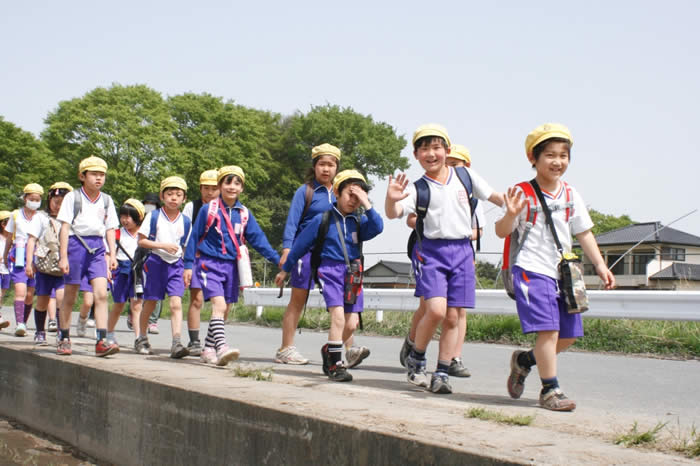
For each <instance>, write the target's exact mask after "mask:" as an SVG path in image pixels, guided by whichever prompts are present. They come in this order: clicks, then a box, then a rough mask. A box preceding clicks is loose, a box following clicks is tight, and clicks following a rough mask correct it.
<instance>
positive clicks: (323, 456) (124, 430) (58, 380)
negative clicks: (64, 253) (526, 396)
mask: <svg viewBox="0 0 700 466" xmlns="http://www.w3.org/2000/svg"><path fill="white" fill-rule="evenodd" d="M0 387H2V388H1V389H0V412H2V414H3V415H4V416H7V417H11V418H15V419H17V420H19V421H21V422H22V423H24V424H26V425H28V426H30V427H32V428H34V429H36V430H39V431H43V432H46V433H48V434H50V435H53V436H55V437H57V438H60V439H61V440H63V441H65V442H67V443H70V444H72V445H74V446H76V447H77V448H79V449H80V450H82V451H84V452H85V453H87V454H89V455H91V456H93V457H95V458H98V459H100V460H103V461H106V462H110V463H114V464H125V465H131V464H133V465H140V464H148V465H155V464H167V465H181V464H182V465H199V464H201V465H207V466H211V465H222V464H245V465H247V464H250V465H261V464H287V465H296V464H299V465H301V464H303V465H309V464H332V465H345V464H348V465H367V464H372V465H380V464H400V465H408V464H440V465H448V464H513V463H508V462H502V461H498V460H494V459H491V458H485V457H481V456H476V455H473V454H469V453H465V452H463V451H457V450H453V449H450V448H449V447H447V446H442V445H433V444H428V443H422V442H418V441H415V440H413V439H408V438H402V437H398V436H394V435H386V434H383V433H379V432H372V431H371V430H370V428H368V427H367V426H357V427H353V426H348V425H342V424H338V423H332V422H328V421H325V420H322V419H317V418H313V417H305V416H300V415H294V414H290V413H286V412H281V411H276V410H273V409H269V408H264V407H260V406H256V405H254V404H247V403H245V402H241V401H235V400H230V399H225V398H218V397H216V396H212V395H207V394H203V393H198V392H195V391H191V390H188V389H187V388H186V387H184V388H183V387H176V386H169V385H165V384H161V383H158V382H154V381H150V380H146V379H142V378H136V377H132V376H128V375H123V374H118V373H114V372H109V371H105V370H100V369H97V368H93V367H86V366H84V365H81V364H79V363H76V362H71V359H70V358H66V359H58V358H55V357H46V356H41V355H39V354H35V353H32V352H31V351H20V350H16V349H11V348H7V347H2V346H0ZM338 406H339V408H338V409H341V406H342V404H341V403H340V400H339V405H338Z"/></svg>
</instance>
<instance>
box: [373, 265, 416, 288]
mask: <svg viewBox="0 0 700 466" xmlns="http://www.w3.org/2000/svg"><path fill="white" fill-rule="evenodd" d="M363 285H364V286H365V287H367V288H415V287H416V281H415V280H414V277H413V273H412V268H411V263H410V262H398V261H385V260H380V261H379V262H377V263H376V264H374V265H373V266H372V267H370V268H368V269H367V270H365V273H364V278H363Z"/></svg>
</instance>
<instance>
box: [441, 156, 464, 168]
mask: <svg viewBox="0 0 700 466" xmlns="http://www.w3.org/2000/svg"><path fill="white" fill-rule="evenodd" d="M445 165H447V166H448V167H468V166H469V164H468V163H467V162H465V161H464V160H462V159H456V158H454V157H447V160H445Z"/></svg>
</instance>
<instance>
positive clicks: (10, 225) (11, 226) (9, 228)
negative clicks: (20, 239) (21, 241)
mask: <svg viewBox="0 0 700 466" xmlns="http://www.w3.org/2000/svg"><path fill="white" fill-rule="evenodd" d="M18 214H19V213H18V212H17V211H16V210H13V211H12V213H11V214H10V220H8V221H7V225H5V231H6V232H8V233H10V236H12V234H13V233H14V232H15V228H17V225H16V224H15V217H16V216H17V215H18ZM11 240H12V238H10V241H11Z"/></svg>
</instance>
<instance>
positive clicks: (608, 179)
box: [0, 0, 700, 264]
mask: <svg viewBox="0 0 700 466" xmlns="http://www.w3.org/2000/svg"><path fill="white" fill-rule="evenodd" d="M1 3H2V15H1V16H0V41H1V42H0V43H2V46H1V48H0V67H1V68H0V69H1V70H2V74H1V75H2V86H0V115H2V116H3V117H4V118H5V120H7V121H10V122H12V123H14V124H16V125H18V126H19V127H21V128H23V129H25V130H28V131H31V132H33V133H35V134H38V133H40V132H41V130H42V129H43V127H44V123H43V120H44V118H45V117H46V115H47V113H48V112H49V111H51V110H53V109H55V108H56V106H57V104H58V103H59V102H60V101H62V100H67V99H71V98H74V97H80V96H82V95H84V94H85V93H87V92H89V91H90V90H92V89H94V88H95V87H98V86H110V85H111V84H112V83H119V84H123V85H128V84H145V85H147V86H149V87H151V88H153V89H155V90H157V91H159V92H161V93H162V94H163V96H168V95H175V94H180V93H183V92H190V91H191V92H195V93H201V92H208V93H211V94H213V95H216V96H222V97H224V98H225V99H233V100H234V101H236V102H237V103H239V104H243V105H246V106H250V107H254V108H259V109H266V110H271V111H275V112H279V113H282V114H291V113H293V112H294V111H295V110H297V109H299V110H301V111H306V110H308V109H309V108H310V106H312V105H323V104H325V103H331V104H338V105H341V106H350V107H352V108H353V109H355V110H356V111H358V112H360V113H363V114H371V115H372V116H373V117H374V118H375V119H376V120H379V121H384V122H387V123H389V124H391V125H392V126H393V127H394V128H395V129H396V131H397V132H398V133H399V134H403V135H405V137H406V139H407V140H409V141H410V138H411V134H412V132H413V130H414V129H415V128H416V127H417V126H418V125H420V124H423V123H427V122H437V123H441V124H443V125H444V126H446V127H447V129H448V131H449V132H450V137H451V139H452V141H453V142H455V143H459V144H463V145H465V146H467V147H468V148H469V149H470V150H471V153H472V158H473V162H474V165H473V166H474V168H475V169H476V170H477V171H478V172H479V173H480V174H481V175H482V176H483V177H484V178H485V179H486V180H487V181H488V182H489V183H490V184H491V185H492V186H493V187H494V188H495V189H497V190H505V189H506V188H507V187H508V186H509V185H513V184H515V183H517V182H519V181H522V180H525V179H529V178H531V177H532V175H533V172H532V171H531V169H530V166H529V164H528V162H527V160H526V157H525V152H524V141H525V137H526V135H527V133H528V132H529V131H530V130H532V129H533V128H534V127H536V126H537V125H539V124H541V123H545V122H550V121H551V122H560V123H563V124H565V125H567V126H568V127H569V128H570V129H571V131H572V134H573V138H574V146H573V150H572V160H571V165H570V167H569V170H568V172H567V174H566V175H565V179H566V180H567V181H568V182H570V183H571V184H572V185H574V186H575V187H576V188H577V189H578V191H579V192H580V193H581V194H582V196H583V198H584V200H585V201H586V203H587V204H588V205H589V206H591V207H593V208H595V209H596V210H599V211H602V212H604V213H609V214H614V215H622V214H628V215H630V216H631V217H632V218H633V219H635V220H637V221H655V220H660V221H662V222H664V223H669V222H671V221H672V220H674V219H676V218H677V217H680V216H682V215H683V214H686V213H688V212H690V211H692V210H693V209H696V208H698V207H700V200H699V199H700V188H699V187H698V184H699V182H698V178H699V176H698V175H699V173H700V171H699V170H698V168H699V167H700V162H698V152H699V151H698V148H697V141H696V140H695V138H696V137H697V136H698V133H699V132H700V115H699V113H698V109H699V108H700V105H699V104H700V92H699V85H698V83H700V65H699V63H700V59H699V58H698V57H700V27H698V24H700V2H697V1H673V0H672V1H668V2H663V3H661V2H651V1H618V2H610V1H589V2H537V3H536V4H535V5H533V4H532V3H530V2H528V3H526V2H467V1H462V2H457V1H455V2H414V1H402V2H377V1H375V2H365V1H355V2H348V3H344V4H342V5H341V4H340V3H338V2H264V1H258V2H246V3H244V2H223V1H217V2H214V1H200V2H190V1H188V2H184V1H167V2H165V1H152V2H143V1H139V2H136V1H122V2H116V3H115V2H95V1H89V2H88V1H68V0H67V1H62V2H55V1H41V2H39V1H31V0H29V1H26V2H16V1H8V0H2V2H1ZM330 142H332V141H330ZM404 155H406V156H408V157H410V158H411V159H413V157H412V153H411V150H410V147H407V148H406V149H405V152H404ZM420 173H421V172H420V169H419V167H418V165H417V163H415V162H414V163H413V164H412V168H411V170H409V174H410V175H411V177H412V178H413V179H415V178H417V177H418V176H420ZM375 181H376V180H375ZM385 186H386V185H385V183H382V182H377V183H376V187H375V190H374V191H373V192H372V195H371V198H372V200H373V201H374V202H375V203H376V204H377V207H378V208H379V209H380V210H382V211H383V199H384V194H385V189H386V188H385ZM496 212H497V210H494V211H492V212H491V213H490V214H489V225H487V228H486V236H487V238H486V239H485V241H484V242H483V244H482V250H484V251H492V252H496V251H500V250H501V248H502V242H501V241H500V240H498V239H496V238H495V235H494V233H493V226H492V222H493V220H495V214H496ZM385 226H386V228H385V233H384V234H383V235H382V236H380V237H379V238H378V239H376V240H374V241H371V242H370V243H368V244H367V245H366V251H367V252H373V251H374V252H379V251H381V252H386V251H404V250H405V238H406V237H407V236H408V229H407V228H406V227H405V226H404V225H403V222H400V221H398V220H394V221H390V222H387V223H386V225H385ZM674 227H675V228H678V229H680V230H683V231H686V232H688V233H692V234H694V235H698V236H700V212H698V213H695V214H693V215H691V216H689V217H688V218H686V219H684V220H682V221H680V222H678V223H677V224H675V225H674ZM490 257H491V260H494V261H495V260H497V257H496V256H495V255H494V256H490ZM394 258H398V259H400V260H408V259H407V258H406V256H405V255H397V256H394ZM480 258H483V259H486V258H487V256H481V257H480ZM368 259H369V260H368V263H369V264H371V263H373V262H374V260H376V256H375V258H374V259H373V258H372V256H369V257H368Z"/></svg>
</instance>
